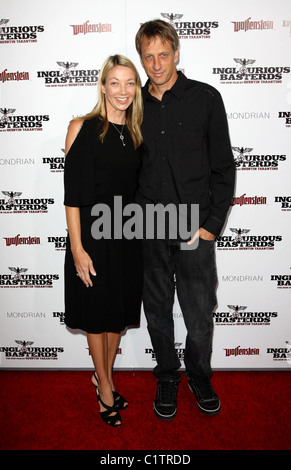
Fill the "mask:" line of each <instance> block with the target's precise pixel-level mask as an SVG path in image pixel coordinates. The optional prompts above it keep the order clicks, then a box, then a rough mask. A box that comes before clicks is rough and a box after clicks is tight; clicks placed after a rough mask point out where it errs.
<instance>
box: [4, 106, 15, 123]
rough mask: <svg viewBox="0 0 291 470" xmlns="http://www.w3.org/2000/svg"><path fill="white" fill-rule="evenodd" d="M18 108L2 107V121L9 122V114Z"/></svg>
mask: <svg viewBox="0 0 291 470" xmlns="http://www.w3.org/2000/svg"><path fill="white" fill-rule="evenodd" d="M15 111H16V109H12V108H8V109H7V108H0V112H1V113H2V114H3V116H1V118H0V121H1V122H7V121H8V118H9V114H12V113H15Z"/></svg>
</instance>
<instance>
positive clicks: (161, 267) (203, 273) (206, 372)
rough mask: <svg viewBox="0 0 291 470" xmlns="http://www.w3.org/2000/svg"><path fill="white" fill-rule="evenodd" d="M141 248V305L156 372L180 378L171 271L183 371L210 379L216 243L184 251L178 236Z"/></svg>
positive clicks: (147, 242) (148, 242)
mask: <svg viewBox="0 0 291 470" xmlns="http://www.w3.org/2000/svg"><path fill="white" fill-rule="evenodd" d="M143 251H144V292H143V304H144V311H145V315H146V318H147V322H148V331H149V334H150V337H151V341H152V346H153V349H154V352H155V355H156V360H157V366H156V367H155V368H154V375H155V376H156V377H157V378H158V379H166V380H168V379H172V380H180V374H179V372H178V369H179V367H180V366H181V364H180V361H179V359H178V356H177V354H176V351H175V339H174V321H173V302H174V295H175V283H174V274H175V277H176V291H177V297H178V301H179V304H180V307H181V310H182V313H183V317H184V322H185V326H186V329H187V337H186V343H185V355H184V363H185V368H186V373H187V374H189V375H200V376H207V377H210V376H211V373H212V370H211V365H210V361H211V353H212V335H213V310H214V307H215V304H216V293H215V291H216V283H217V274H216V262H215V250H214V242H213V241H206V240H202V239H200V240H199V245H198V247H197V248H196V249H194V250H186V251H185V250H181V249H180V242H179V241H177V240H144V241H143Z"/></svg>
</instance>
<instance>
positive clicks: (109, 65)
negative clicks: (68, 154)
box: [83, 54, 143, 148]
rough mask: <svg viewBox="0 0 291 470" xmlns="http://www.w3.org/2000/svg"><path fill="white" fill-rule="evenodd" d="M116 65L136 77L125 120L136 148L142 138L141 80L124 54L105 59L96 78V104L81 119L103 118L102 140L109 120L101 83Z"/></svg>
mask: <svg viewBox="0 0 291 470" xmlns="http://www.w3.org/2000/svg"><path fill="white" fill-rule="evenodd" d="M116 65H123V66H124V67H129V68H130V69H131V70H132V71H133V72H134V73H135V77H136V93H135V97H134V99H133V102H132V103H131V105H130V106H129V107H128V108H127V110H126V115H125V116H126V117H125V122H126V125H127V128H128V130H129V132H130V135H131V138H132V140H133V144H134V148H137V147H139V146H140V145H141V143H142V141H143V138H142V134H141V130H140V126H141V123H142V120H143V102H142V95H141V80H140V76H139V73H138V71H137V69H136V67H135V66H134V64H133V63H132V62H131V61H130V60H129V59H128V58H127V57H125V56H123V55H120V54H116V55H113V56H110V57H108V58H107V59H106V61H105V62H104V64H103V65H102V68H101V70H100V73H99V78H98V85H97V87H98V94H99V100H98V103H97V104H96V106H95V107H94V108H93V109H92V111H91V112H90V113H88V114H86V115H85V116H83V119H92V118H95V117H97V116H101V117H102V118H103V130H102V132H101V134H100V139H101V142H103V141H104V137H105V135H106V133H107V132H108V128H109V121H108V118H107V111H106V101H105V96H104V93H102V85H105V82H106V78H107V75H108V73H109V72H110V71H111V70H112V69H113V67H115V66H116Z"/></svg>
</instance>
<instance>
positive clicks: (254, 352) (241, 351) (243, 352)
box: [223, 346, 260, 357]
mask: <svg viewBox="0 0 291 470" xmlns="http://www.w3.org/2000/svg"><path fill="white" fill-rule="evenodd" d="M223 349H224V351H225V356H226V357H231V356H234V357H238V356H244V357H245V356H260V350H259V348H241V346H237V347H236V348H223Z"/></svg>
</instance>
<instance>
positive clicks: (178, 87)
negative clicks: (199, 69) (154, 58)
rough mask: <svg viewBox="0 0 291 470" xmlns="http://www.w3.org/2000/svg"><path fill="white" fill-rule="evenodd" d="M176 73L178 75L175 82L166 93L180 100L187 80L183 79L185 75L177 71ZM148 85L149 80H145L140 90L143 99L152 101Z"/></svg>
mask: <svg viewBox="0 0 291 470" xmlns="http://www.w3.org/2000/svg"><path fill="white" fill-rule="evenodd" d="M177 73H178V78H177V80H176V81H175V83H174V85H173V86H172V88H170V90H167V92H170V93H172V94H173V95H174V96H176V98H178V99H179V100H181V99H183V97H184V93H185V89H186V83H187V78H186V77H185V75H184V74H183V73H182V72H180V71H177ZM149 85H150V79H148V80H147V82H146V84H145V85H144V87H143V88H142V91H143V97H144V99H153V98H154V97H153V96H152V95H151V94H150V92H149Z"/></svg>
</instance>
